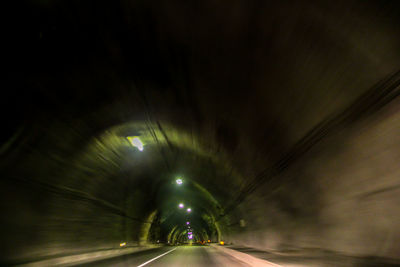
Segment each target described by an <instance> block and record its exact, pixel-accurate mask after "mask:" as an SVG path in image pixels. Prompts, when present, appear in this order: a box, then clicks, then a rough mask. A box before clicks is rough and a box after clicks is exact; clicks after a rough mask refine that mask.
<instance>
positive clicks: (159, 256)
mask: <svg viewBox="0 0 400 267" xmlns="http://www.w3.org/2000/svg"><path fill="white" fill-rule="evenodd" d="M175 249H177V248H174V249H171V250H169V251H167V252H165V253H163V254H161V255H158V256H157V257H155V258H152V259H151V260H148V261H146V262H145V263H142V264H140V265H138V266H137V267H142V266H145V265H147V264H149V263H150V262H152V261H155V260H156V259H158V258H161V257H162V256H165V255H167V254H168V253H170V252H172V251H174V250H175Z"/></svg>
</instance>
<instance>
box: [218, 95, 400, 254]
mask: <svg viewBox="0 0 400 267" xmlns="http://www.w3.org/2000/svg"><path fill="white" fill-rule="evenodd" d="M399 107H400V101H399V100H398V99H397V100H396V101H394V102H392V103H390V104H389V105H387V106H385V107H384V108H383V109H381V110H380V111H379V112H377V113H375V114H374V115H371V116H368V118H365V119H362V120H359V121H357V122H354V123H351V125H349V126H348V127H345V128H338V129H335V131H333V132H331V133H329V135H328V136H326V137H325V138H324V139H322V140H321V141H320V142H319V143H317V144H316V145H314V146H313V147H312V149H311V150H310V151H308V152H307V153H305V155H304V156H303V157H301V159H300V160H298V161H297V162H295V163H294V164H292V165H291V166H289V167H288V168H287V169H286V170H285V171H283V172H282V173H280V174H279V175H277V176H276V177H274V178H273V179H270V180H268V181H267V182H266V183H265V184H264V185H263V186H261V187H259V188H258V190H256V191H255V192H254V193H253V194H252V195H250V196H248V197H247V198H246V200H245V201H244V202H243V203H241V204H240V205H239V206H238V207H237V211H236V212H234V213H233V214H232V215H231V216H232V217H233V218H236V221H239V219H242V220H244V221H245V223H243V222H242V224H240V223H239V222H238V223H237V224H236V226H235V227H233V228H232V229H231V231H230V232H229V234H226V235H225V237H224V238H225V239H226V240H227V241H228V242H232V243H234V244H240V245H245V246H251V247H256V248H259V249H264V250H265V249H271V250H282V249H308V248H320V249H322V250H330V251H335V252H341V253H345V254H348V255H364V256H365V255H366V256H368V255H374V256H380V257H391V258H400V246H399V243H398V242H397V241H398V240H399V238H400V229H399V228H398V227H397V226H398V222H399V221H400V210H399V208H398V207H399V206H400V198H399V197H398V196H399V193H400V192H399V189H400V184H399V178H398V177H399V175H400V165H399V162H400V146H399V144H400V128H399V127H398V125H400V112H399V111H400V109H399ZM239 210H240V212H239Z"/></svg>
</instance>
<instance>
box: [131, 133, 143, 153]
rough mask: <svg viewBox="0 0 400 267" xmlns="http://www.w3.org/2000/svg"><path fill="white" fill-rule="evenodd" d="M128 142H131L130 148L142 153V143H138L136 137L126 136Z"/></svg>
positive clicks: (138, 140)
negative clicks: (132, 147) (135, 148)
mask: <svg viewBox="0 0 400 267" xmlns="http://www.w3.org/2000/svg"><path fill="white" fill-rule="evenodd" d="M127 138H128V140H129V142H131V144H132V146H134V147H137V149H139V151H143V143H142V141H140V139H139V137H137V136H128V137H127Z"/></svg>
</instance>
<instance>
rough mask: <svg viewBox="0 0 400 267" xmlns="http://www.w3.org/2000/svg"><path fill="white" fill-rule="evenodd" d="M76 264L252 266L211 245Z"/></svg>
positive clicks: (163, 249) (102, 266)
mask: <svg viewBox="0 0 400 267" xmlns="http://www.w3.org/2000/svg"><path fill="white" fill-rule="evenodd" d="M76 266H93V267H94V266H96V267H105V266H113V267H114V266H115V267H125V266H136V267H144V266H146V267H154V266H174V267H180V266H181V267H183V266H188V267H197V266H202V267H204V266H230V267H236V266H238V267H239V266H240V267H244V266H247V267H248V266H250V265H248V264H246V263H244V262H242V261H239V260H237V259H235V258H233V257H231V256H229V255H227V254H225V253H223V252H221V251H219V250H217V249H216V248H213V247H210V246H195V245H193V246H178V247H161V248H155V249H150V250H146V251H141V252H136V253H132V254H128V255H123V256H118V257H114V258H110V259H105V260H100V261H95V262H91V263H86V264H82V265H76Z"/></svg>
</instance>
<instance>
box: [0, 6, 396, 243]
mask: <svg viewBox="0 0 400 267" xmlns="http://www.w3.org/2000/svg"><path fill="white" fill-rule="evenodd" d="M26 7H27V8H24V9H21V10H19V12H17V13H15V15H14V16H13V17H12V18H10V23H11V24H12V25H13V27H12V28H10V29H9V32H7V47H8V50H7V51H9V53H7V52H6V53H7V55H6V64H7V68H8V73H9V75H8V80H6V82H7V87H8V89H6V92H5V94H6V97H7V98H3V99H8V101H7V103H4V105H3V106H2V108H3V109H4V110H3V114H7V116H9V118H12V120H11V121H10V123H8V124H6V125H5V127H4V128H3V129H4V130H3V133H2V135H3V143H4V145H3V146H2V147H1V153H2V154H3V155H7V160H6V161H4V162H3V163H2V164H3V166H4V169H5V170H6V171H9V173H11V171H10V170H11V169H14V167H13V166H15V165H14V164H15V163H16V162H18V165H19V168H18V169H17V170H15V171H12V175H10V176H12V177H13V179H17V180H23V181H25V180H27V179H28V178H29V181H30V182H31V183H37V184H40V185H41V186H44V187H46V188H48V189H49V188H50V189H49V190H53V191H57V190H60V189H65V190H69V191H68V192H69V194H71V195H74V194H79V192H87V193H85V194H86V195H85V196H86V197H87V198H88V199H92V200H93V199H95V200H96V201H97V200H101V201H100V202H101V203H102V204H99V205H103V206H104V207H107V208H109V209H113V207H115V206H118V205H120V204H121V203H122V202H124V201H125V200H126V199H129V197H130V196H131V197H132V201H133V202H132V203H139V202H140V205H136V206H135V204H132V205H133V206H132V207H131V208H132V209H133V210H135V209H136V211H135V212H132V214H141V215H140V217H135V216H132V219H134V220H138V221H141V222H145V221H147V220H153V221H155V220H159V224H160V225H161V226H162V227H165V229H164V230H163V231H165V235H168V234H171V231H173V227H175V226H176V225H178V224H179V223H178V221H183V223H184V222H185V221H186V219H187V215H182V214H181V215H180V214H179V212H180V211H179V209H178V208H177V204H178V203H179V202H184V203H185V204H187V205H190V206H191V207H192V209H193V212H192V214H191V215H190V216H193V218H194V224H197V225H198V226H199V229H200V228H201V229H203V230H204V229H206V230H207V231H209V232H210V231H217V230H216V229H211V228H212V227H215V221H218V220H225V221H224V223H225V224H226V225H229V224H234V223H238V220H239V219H240V218H234V217H229V210H230V209H231V208H232V207H233V206H234V205H237V204H239V203H240V201H241V200H243V199H244V198H245V197H246V194H249V193H251V185H254V184H256V182H257V180H258V179H261V178H260V177H262V175H263V173H265V171H266V170H268V168H270V167H271V166H275V165H274V164H276V163H277V162H280V160H281V159H282V158H285V155H287V153H288V152H289V151H293V149H295V148H296V146H298V145H299V144H301V142H303V141H304V138H306V137H307V136H312V134H313V131H314V130H315V127H316V126H318V125H320V124H321V123H324V122H326V121H328V122H329V120H330V119H332V118H334V117H335V116H337V115H338V114H347V113H346V110H348V108H349V107H352V106H354V105H355V103H356V104H357V103H360V99H362V97H363V96H365V94H368V92H370V90H371V88H374V86H376V85H377V84H378V82H380V81H382V80H385V79H387V78H388V77H389V76H390V75H392V74H393V73H395V72H396V71H397V70H398V62H400V56H399V53H398V51H399V49H400V39H399V35H398V33H399V32H398V27H397V25H398V21H399V17H398V14H397V13H395V12H394V11H393V9H394V7H393V6H390V4H389V3H386V4H385V5H383V4H382V5H381V4H377V3H373V2H363V1H361V2H357V1H341V2H339V3H338V2H336V1H334V2H332V3H328V2H326V3H319V2H317V1H315V2H313V1H312V2H307V3H300V2H299V3H290V4H289V3H287V2H281V1H277V2H268V1H251V2H248V1H234V2H232V1H222V2H214V1H200V2H196V3H195V2H193V3H187V2H181V1H171V0H168V1H157V3H155V2H154V3H152V2H149V1H112V2H108V3H103V2H98V1H84V2H82V1H28V3H27V6H26ZM16 8H17V7H16ZM299 10H300V11H299ZM357 112H358V111H354V112H353V113H352V114H355V113H357ZM129 136H139V137H140V139H141V140H142V142H143V143H144V149H143V151H139V150H138V149H137V148H136V147H134V146H132V144H131V143H130V142H129V140H128V139H127V137H129ZM302 140H303V141H302ZM38 158H40V159H45V161H39V160H38ZM43 162H46V163H45V164H43ZM27 170H29V171H27ZM178 176H179V177H182V178H183V180H184V183H183V184H182V186H179V187H178V186H177V185H176V184H175V179H176V177H178ZM110 190H111V191H114V192H120V193H115V194H110ZM271 190H272V189H271ZM57 192H58V191H57ZM135 192H136V193H135ZM74 196H75V195H74ZM37 197H39V196H37ZM95 200H93V201H95ZM135 201H136V202H135ZM100 202H99V203H100ZM96 203H98V202H96ZM127 205H128V204H127ZM43 208H44V209H55V208H56V207H52V206H51V205H50V204H45V205H44V207H43ZM116 210H117V211H116V212H120V211H118V209H116ZM128 213H129V212H128ZM128 213H121V214H123V215H124V216H131V215H129V214H128ZM227 214H228V216H227ZM179 227H181V226H179ZM179 227H178V228H179ZM210 227H211V228H210ZM176 231H181V230H179V229H178V230H176ZM199 231H200V230H199ZM178 235H179V233H178Z"/></svg>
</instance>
